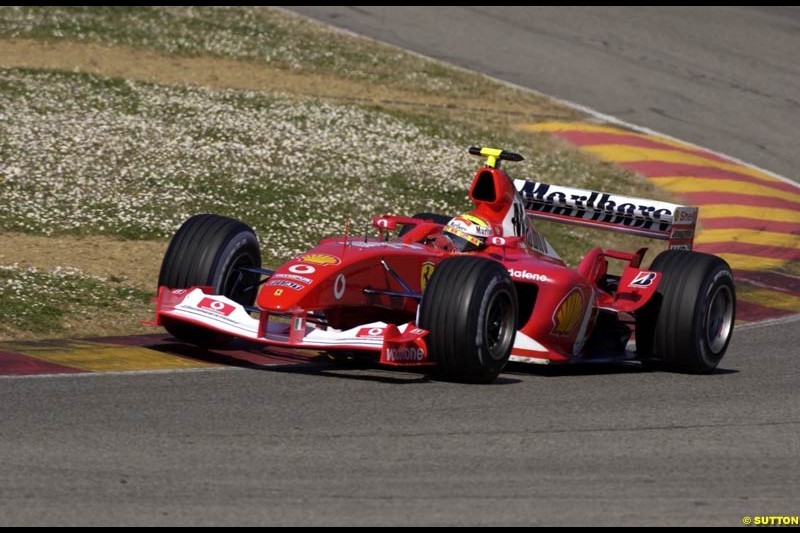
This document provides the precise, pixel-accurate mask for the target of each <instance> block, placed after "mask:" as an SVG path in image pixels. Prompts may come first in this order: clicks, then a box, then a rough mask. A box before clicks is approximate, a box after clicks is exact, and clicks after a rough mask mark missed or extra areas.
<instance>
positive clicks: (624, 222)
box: [514, 180, 698, 250]
mask: <svg viewBox="0 0 800 533" xmlns="http://www.w3.org/2000/svg"><path fill="white" fill-rule="evenodd" d="M514 186H515V187H516V189H517V191H519V193H520V195H521V196H522V199H523V201H524V202H525V209H526V211H527V212H528V215H530V216H532V217H534V218H541V219H545V220H554V221H557V222H566V223H568V224H578V225H582V226H590V227H593V228H602V229H608V230H613V231H620V232H623V233H630V234H633V235H640V236H643V237H650V238H653V239H661V240H667V241H669V247H670V249H672V250H691V249H692V243H693V242H694V233H695V226H696V225H697V213H698V208H697V207H690V206H683V205H677V204H670V203H666V202H658V201H655V200H646V199H644V198H635V197H633V196H622V195H619V194H608V193H604V192H598V191H592V190H589V189H576V188H573V187H562V186H560V185H550V184H547V183H541V182H538V181H525V180H514Z"/></svg>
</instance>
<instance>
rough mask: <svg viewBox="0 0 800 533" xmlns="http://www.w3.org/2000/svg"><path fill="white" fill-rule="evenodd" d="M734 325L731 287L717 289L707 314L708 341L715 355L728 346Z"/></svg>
mask: <svg viewBox="0 0 800 533" xmlns="http://www.w3.org/2000/svg"><path fill="white" fill-rule="evenodd" d="M732 325H733V293H732V292H731V289H730V287H727V286H725V285H722V286H720V287H717V290H715V291H714V294H713V295H712V296H711V299H710V300H709V305H708V312H707V313H706V341H707V342H708V347H709V348H710V349H711V352H712V353H714V354H718V353H720V352H721V351H722V350H723V349H724V348H725V346H727V344H728V339H729V338H730V336H731V330H732Z"/></svg>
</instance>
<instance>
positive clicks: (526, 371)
mask: <svg viewBox="0 0 800 533" xmlns="http://www.w3.org/2000/svg"><path fill="white" fill-rule="evenodd" d="M503 373H504V374H512V375H515V374H516V375H526V376H541V377H547V378H559V377H575V376H604V375H612V374H673V372H669V371H667V370H661V369H658V368H649V367H646V366H644V365H642V364H640V363H638V362H624V363H582V364H581V363H576V364H562V365H527V364H524V363H509V364H508V366H507V367H506V369H505V371H504V372H503ZM738 373H739V371H738V370H734V369H728V368H717V369H716V370H715V371H714V372H712V373H711V374H710V375H711V376H724V375H728V374H738ZM683 375H689V374H683Z"/></svg>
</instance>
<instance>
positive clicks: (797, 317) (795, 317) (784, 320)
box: [735, 314, 800, 330]
mask: <svg viewBox="0 0 800 533" xmlns="http://www.w3.org/2000/svg"><path fill="white" fill-rule="evenodd" d="M792 322H800V314H797V315H789V316H784V317H781V318H771V319H769V320H764V321H761V322H748V323H747V324H742V325H741V326H736V328H735V329H737V330H740V329H753V328H762V327H765V326H774V325H776V324H790V323H792Z"/></svg>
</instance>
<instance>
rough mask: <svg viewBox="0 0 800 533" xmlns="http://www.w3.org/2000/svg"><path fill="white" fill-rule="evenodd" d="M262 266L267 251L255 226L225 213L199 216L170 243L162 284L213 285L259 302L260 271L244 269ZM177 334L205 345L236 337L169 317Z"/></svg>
mask: <svg viewBox="0 0 800 533" xmlns="http://www.w3.org/2000/svg"><path fill="white" fill-rule="evenodd" d="M243 267H245V268H260V267H261V251H260V248H259V244H258V239H257V238H256V234H255V232H254V231H253V229H252V228H251V227H250V226H248V225H247V224H245V223H244V222H241V221H239V220H236V219H233V218H228V217H223V216H220V215H213V214H203V215H195V216H193V217H191V218H190V219H188V220H187V221H186V222H184V223H183V225H181V227H180V228H179V229H178V231H177V232H176V233H175V235H174V236H173V237H172V240H171V241H170V243H169V247H168V248H167V252H166V253H165V254H164V260H163V261H162V263H161V271H160V273H159V276H158V285H159V286H162V285H163V286H166V287H168V288H170V289H186V288H189V287H197V286H211V287H212V288H213V291H214V294H221V295H224V296H227V297H228V298H230V299H231V300H233V301H235V302H237V303H239V304H241V305H244V306H250V305H253V302H254V301H255V297H256V292H257V291H256V286H257V283H258V279H259V275H258V274H256V273H253V272H247V271H244V270H241V268H243ZM162 324H163V326H164V328H165V329H166V330H167V331H168V332H169V333H170V334H172V335H173V336H174V337H176V338H178V339H180V340H182V341H184V342H188V343H192V344H198V345H202V346H208V345H219V344H223V343H224V342H226V341H227V340H230V337H228V336H226V335H222V334H220V333H216V332H214V331H210V330H208V329H206V328H203V327H200V326H195V325H193V324H187V323H185V322H181V321H178V320H174V319H170V318H163V319H162Z"/></svg>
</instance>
